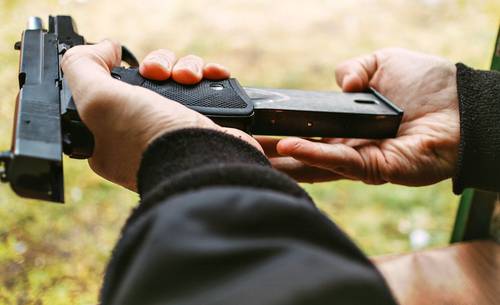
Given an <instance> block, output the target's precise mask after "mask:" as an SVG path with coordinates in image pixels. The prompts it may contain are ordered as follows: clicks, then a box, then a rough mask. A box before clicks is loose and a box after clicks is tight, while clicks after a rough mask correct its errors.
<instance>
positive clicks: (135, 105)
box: [61, 40, 261, 191]
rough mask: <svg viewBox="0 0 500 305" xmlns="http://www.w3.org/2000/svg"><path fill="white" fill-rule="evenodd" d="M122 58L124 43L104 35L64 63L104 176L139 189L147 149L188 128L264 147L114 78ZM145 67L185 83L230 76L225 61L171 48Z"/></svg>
mask: <svg viewBox="0 0 500 305" xmlns="http://www.w3.org/2000/svg"><path fill="white" fill-rule="evenodd" d="M120 58H121V48H120V45H119V44H118V43H116V42H113V41H110V40H104V41H102V42H100V43H98V44H95V45H88V46H77V47H74V48H71V49H70V50H68V52H66V54H65V55H64V56H63V59H62V63H61V65H62V69H63V71H64V75H65V78H66V79H67V81H68V83H69V86H70V88H71V91H72V93H73V98H74V100H75V103H76V106H77V109H78V113H79V114H80V117H81V119H82V120H83V122H84V123H85V125H86V126H87V127H88V128H89V129H90V131H91V132H92V134H93V135H94V140H95V146H94V152H93V155H92V157H91V158H90V159H89V164H90V166H91V168H92V169H93V170H94V171H95V172H96V173H97V174H99V175H100V176H102V177H104V178H105V179H108V180H110V181H112V182H114V183H117V184H119V185H122V186H124V187H126V188H128V189H131V190H134V191H135V190H136V173H137V170H138V168H139V163H140V160H141V156H142V153H143V152H144V150H145V149H146V148H147V146H148V145H149V144H150V143H151V142H152V141H153V140H154V139H156V138H157V137H159V136H161V135H162V134H164V133H166V132H170V131H174V130H177V129H182V128H208V129H214V130H219V131H221V132H225V133H228V134H231V135H233V136H235V137H238V138H241V139H242V140H245V141H247V142H248V143H249V144H251V145H254V146H255V147H256V148H258V149H261V148H260V145H259V144H258V143H257V142H256V141H255V140H254V139H253V138H252V137H250V136H249V135H247V134H245V133H243V132H241V131H239V130H235V129H231V128H223V127H220V126H218V125H216V124H215V123H214V122H212V121H211V120H210V119H208V118H207V117H205V116H203V115H201V114H199V113H197V112H195V111H193V110H190V109H188V108H187V107H184V106H182V105H181V104H179V103H176V102H173V101H171V100H168V99H166V98H164V97H162V96H160V95H158V94H156V93H154V92H152V91H150V90H147V89H144V88H141V87H138V86H131V85H129V84H126V83H124V82H121V81H119V80H116V79H114V78H112V77H111V75H110V71H111V69H112V68H113V67H115V66H119V65H120ZM139 70H140V73H141V74H142V75H143V76H144V77H148V78H151V79H155V80H166V79H168V78H169V77H172V78H173V79H174V80H175V81H177V82H179V83H182V84H194V83H197V82H199V81H200V80H201V79H202V78H203V77H206V78H210V79H224V78H227V77H229V72H228V71H227V69H226V68H224V67H222V66H220V65H217V64H206V65H204V63H203V60H202V59H201V58H200V57H197V56H194V55H188V56H185V57H181V58H179V59H178V60H176V56H175V54H174V53H173V52H171V51H169V50H157V51H154V52H152V53H150V54H149V55H147V56H146V58H145V59H144V61H143V62H142V64H141V66H140V69H139Z"/></svg>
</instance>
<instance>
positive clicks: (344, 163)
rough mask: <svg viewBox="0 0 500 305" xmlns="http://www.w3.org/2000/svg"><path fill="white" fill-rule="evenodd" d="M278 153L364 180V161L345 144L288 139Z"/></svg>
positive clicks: (283, 141)
mask: <svg viewBox="0 0 500 305" xmlns="http://www.w3.org/2000/svg"><path fill="white" fill-rule="evenodd" d="M276 149H277V151H278V153H280V154H282V155H287V156H291V157H293V158H295V159H297V160H299V161H301V162H303V163H305V164H306V165H309V166H314V167H319V168H322V169H326V170H330V171H334V172H336V173H340V174H342V175H344V176H347V177H349V178H352V179H357V180H363V179H364V176H365V174H364V167H365V166H364V160H363V158H362V157H361V155H360V154H359V152H358V151H357V150H355V149H354V148H352V147H350V146H347V145H344V144H325V143H318V142H311V141H307V140H304V139H300V138H287V139H283V140H281V141H280V142H279V143H278V145H277V148H276Z"/></svg>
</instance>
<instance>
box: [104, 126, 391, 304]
mask: <svg viewBox="0 0 500 305" xmlns="http://www.w3.org/2000/svg"><path fill="white" fill-rule="evenodd" d="M138 186H139V192H140V195H141V202H140V205H139V206H138V207H137V208H136V209H135V210H134V211H133V213H132V214H131V216H130V218H129V220H128V221H127V223H126V225H125V227H124V229H123V231H122V236H121V238H120V240H119V242H118V244H117V246H116V248H115V250H114V252H113V255H112V259H111V261H110V263H109V265H108V268H107V271H106V274H105V280H104V284H103V288H102V291H101V302H102V304H103V305H107V304H116V305H118V304H120V305H130V304H141V305H153V304H165V305H168V304H176V305H184V304H186V305H187V304H193V305H194V304H197V305H199V304H203V305H235V304H238V305H254V304H255V305H257V304H258V305H278V304H279V305H285V304H286V305H298V304H304V305H306V304H307V305H326V304H375V305H376V304H395V301H394V300H393V298H392V296H391V293H390V292H389V289H388V287H387V285H386V283H385V281H384V279H383V278H382V276H381V275H380V273H379V272H378V271H377V270H376V269H375V267H374V266H373V265H372V263H371V262H370V261H369V260H368V259H367V258H366V257H365V256H364V255H363V254H362V252H361V251H360V250H359V249H358V248H357V247H356V246H355V245H354V244H353V243H352V242H351V241H350V240H349V239H348V238H347V237H346V236H345V234H344V233H343V232H341V231H340V230H339V228H338V227H337V226H335V224H333V223H332V222H331V221H330V220H328V219H327V218H326V217H325V216H324V215H322V213H320V211H318V210H317V209H316V207H315V206H314V205H313V203H312V201H311V199H310V198H309V196H308V195H307V194H306V193H305V192H304V191H303V190H302V189H301V188H300V187H299V186H298V185H297V184H296V183H295V182H294V181H292V180H291V179H289V178H288V177H286V176H285V175H283V174H280V173H279V172H277V171H275V170H273V169H272V168H271V167H270V166H269V163H268V161H267V159H266V158H265V157H264V156H263V155H262V154H261V153H260V152H259V151H258V150H256V149H255V148H253V147H252V146H250V145H249V144H247V143H245V142H243V141H241V140H239V139H237V138H234V137H232V136H228V135H225V134H223V133H219V132H215V131H209V130H200V129H186V130H180V131H176V132H172V133H169V134H166V135H164V136H163V137H161V138H160V139H158V140H156V141H155V142H154V143H153V144H152V145H151V146H150V147H149V148H148V150H147V151H146V152H145V154H144V156H143V160H142V163H141V167H140V170H139V174H138Z"/></svg>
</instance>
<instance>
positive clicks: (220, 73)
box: [203, 63, 231, 80]
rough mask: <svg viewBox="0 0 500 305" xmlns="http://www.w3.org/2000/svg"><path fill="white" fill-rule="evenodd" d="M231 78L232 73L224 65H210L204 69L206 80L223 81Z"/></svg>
mask: <svg viewBox="0 0 500 305" xmlns="http://www.w3.org/2000/svg"><path fill="white" fill-rule="evenodd" d="M229 76H231V73H230V72H229V70H228V69H227V68H226V67H224V66H223V65H219V64H216V63H208V64H206V65H205V67H204V68H203V78H206V79H211V80H222V79H226V78H229Z"/></svg>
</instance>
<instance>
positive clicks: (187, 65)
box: [172, 55, 203, 85]
mask: <svg viewBox="0 0 500 305" xmlns="http://www.w3.org/2000/svg"><path fill="white" fill-rule="evenodd" d="M172 78H173V79H174V80H175V81H176V82H178V83H180V84H184V85H194V84H196V83H198V82H200V81H201V79H202V78H203V59H201V58H200V57H198V56H195V55H188V56H184V57H182V58H180V59H179V60H178V61H177V63H176V64H175V65H174V68H173V70H172Z"/></svg>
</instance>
